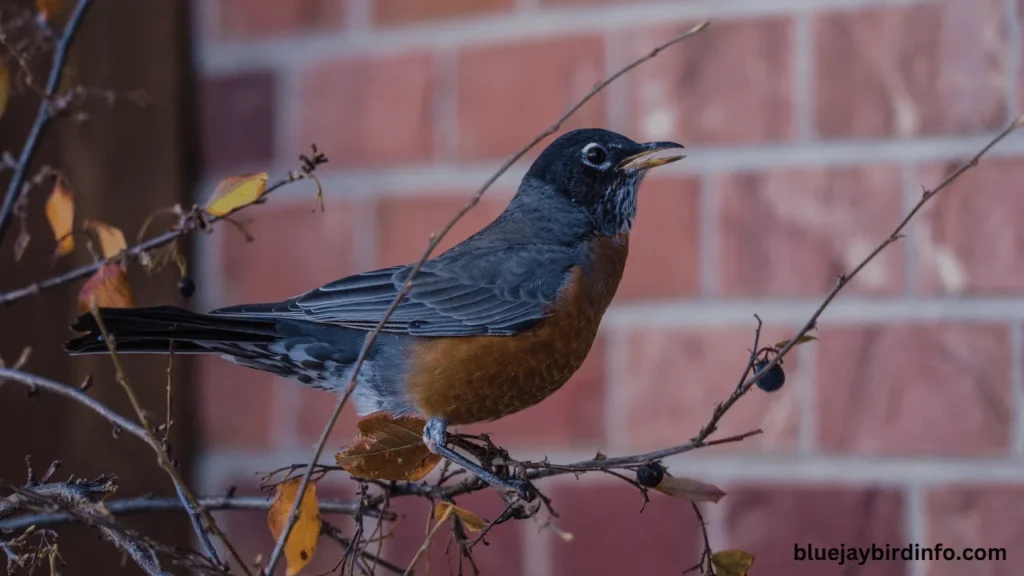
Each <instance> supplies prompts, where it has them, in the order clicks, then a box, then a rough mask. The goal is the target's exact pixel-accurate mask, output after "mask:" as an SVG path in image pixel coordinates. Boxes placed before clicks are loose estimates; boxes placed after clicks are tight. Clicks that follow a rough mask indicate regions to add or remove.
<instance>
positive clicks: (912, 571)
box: [903, 482, 930, 576]
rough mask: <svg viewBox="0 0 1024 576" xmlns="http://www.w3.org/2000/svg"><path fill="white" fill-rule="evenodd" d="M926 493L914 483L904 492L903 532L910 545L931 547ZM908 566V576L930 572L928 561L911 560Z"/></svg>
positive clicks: (923, 575)
mask: <svg viewBox="0 0 1024 576" xmlns="http://www.w3.org/2000/svg"><path fill="white" fill-rule="evenodd" d="M924 491H925V490H924V488H923V487H922V486H921V485H920V484H917V483H914V482H912V483H910V484H909V485H908V486H907V487H906V488H905V489H904V490H903V523H904V529H903V532H904V536H905V537H906V539H907V544H909V545H914V544H920V545H921V546H928V545H930V543H929V542H927V538H928V528H927V522H926V519H925V514H926V510H925V508H926V506H925V501H924V500H925V495H924ZM907 565H908V567H909V570H908V574H907V576H925V574H926V573H927V570H928V562H926V561H918V562H915V561H913V560H911V561H910V562H908V564H907Z"/></svg>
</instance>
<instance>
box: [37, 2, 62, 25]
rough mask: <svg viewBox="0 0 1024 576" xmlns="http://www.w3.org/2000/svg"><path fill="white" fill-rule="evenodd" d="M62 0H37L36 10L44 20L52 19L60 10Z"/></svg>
mask: <svg viewBox="0 0 1024 576" xmlns="http://www.w3.org/2000/svg"><path fill="white" fill-rule="evenodd" d="M60 5H61V0H36V10H38V11H39V17H40V18H41V19H42V20H43V21H47V20H50V19H51V18H53V17H54V16H55V15H56V14H58V13H59V12H60Z"/></svg>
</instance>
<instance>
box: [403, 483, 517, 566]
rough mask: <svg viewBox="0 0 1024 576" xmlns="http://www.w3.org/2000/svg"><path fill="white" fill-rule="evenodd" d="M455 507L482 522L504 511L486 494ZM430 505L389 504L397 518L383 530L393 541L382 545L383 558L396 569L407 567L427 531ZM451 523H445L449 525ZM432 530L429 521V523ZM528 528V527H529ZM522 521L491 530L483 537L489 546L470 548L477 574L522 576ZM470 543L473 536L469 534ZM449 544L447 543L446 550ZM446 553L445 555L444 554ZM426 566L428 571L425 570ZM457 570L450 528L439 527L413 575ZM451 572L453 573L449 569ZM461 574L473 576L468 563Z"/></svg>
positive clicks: (496, 499) (414, 500)
mask: <svg viewBox="0 0 1024 576" xmlns="http://www.w3.org/2000/svg"><path fill="white" fill-rule="evenodd" d="M455 504H456V505H458V506H461V507H463V508H465V509H467V510H469V511H470V512H473V513H474V514H476V515H477V516H479V517H480V518H481V519H483V520H484V521H486V522H489V521H492V520H494V519H495V518H497V517H498V516H499V515H500V514H501V512H502V511H503V510H504V509H505V505H504V503H503V502H502V501H501V498H500V497H499V496H498V495H497V493H496V492H494V491H492V490H487V491H484V492H476V493H474V494H469V495H466V496H461V497H458V498H456V499H455ZM432 508H433V505H432V504H431V502H430V501H428V500H425V499H423V498H409V497H406V498H398V499H395V500H392V502H391V509H392V510H393V511H395V512H397V513H398V514H399V515H400V518H399V523H398V524H397V525H395V524H392V523H388V524H386V525H385V530H387V531H389V532H390V531H391V530H394V538H393V539H392V540H389V541H388V542H387V544H386V545H385V553H386V556H385V557H386V558H387V559H388V560H390V561H392V562H394V563H396V564H398V565H399V566H408V565H409V563H410V562H412V559H413V557H414V556H415V555H416V551H417V550H418V549H419V548H420V546H421V545H422V544H423V541H424V538H425V537H426V531H427V516H428V515H429V514H430V510H431V509H432ZM450 522H451V521H450V520H449V523H450ZM431 526H433V521H431ZM531 526H532V524H531ZM524 528H525V526H524V525H523V523H522V521H517V520H512V521H509V522H506V523H504V524H500V525H498V526H495V527H494V528H493V529H492V530H491V531H490V532H488V535H487V537H486V539H487V542H488V543H490V545H489V546H484V545H483V543H480V544H478V545H477V546H475V547H474V548H473V551H472V555H473V561H474V562H476V565H477V567H478V568H479V569H480V574H488V575H491V574H494V575H495V576H502V575H507V576H512V575H518V574H522V565H523V550H524V549H525V543H524V542H523V529H524ZM469 537H470V539H472V538H475V537H476V536H475V535H474V534H472V533H470V534H469ZM449 541H451V544H450V548H449ZM446 549H448V550H447V552H446ZM428 566H429V568H428ZM458 566H459V554H458V548H457V546H456V544H455V540H454V534H453V533H452V529H451V528H450V526H442V527H441V528H440V529H438V531H437V532H436V533H435V534H434V537H433V539H432V540H431V541H430V548H429V549H428V552H425V553H424V554H423V555H422V556H420V559H419V561H418V562H417V570H416V573H417V574H419V573H421V571H422V573H423V574H428V573H429V574H457V573H458V572H459V570H458ZM451 568H454V569H451ZM463 572H464V573H465V574H473V573H474V570H473V569H472V568H471V565H470V564H469V562H468V561H465V560H463Z"/></svg>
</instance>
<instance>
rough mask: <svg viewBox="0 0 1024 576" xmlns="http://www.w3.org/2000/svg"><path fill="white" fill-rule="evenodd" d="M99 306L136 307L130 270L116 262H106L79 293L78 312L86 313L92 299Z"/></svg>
mask: <svg viewBox="0 0 1024 576" xmlns="http://www.w3.org/2000/svg"><path fill="white" fill-rule="evenodd" d="M93 298H95V299H96V307H97V308H134V307H135V297H134V296H132V289H131V286H129V285H128V271H127V270H125V268H124V266H122V265H120V264H116V263H113V262H111V263H108V264H104V265H103V266H102V267H100V269H99V270H97V271H96V273H95V274H93V275H92V278H89V280H88V281H87V282H86V283H85V286H82V290H81V292H79V293H78V313H79V314H85V313H86V312H88V311H89V310H90V309H91V308H90V302H91V301H92V299H93Z"/></svg>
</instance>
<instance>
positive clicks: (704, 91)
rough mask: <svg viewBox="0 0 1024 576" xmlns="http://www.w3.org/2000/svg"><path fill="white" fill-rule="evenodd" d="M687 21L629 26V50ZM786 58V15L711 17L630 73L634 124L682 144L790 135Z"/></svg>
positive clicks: (789, 36)
mask: <svg viewBox="0 0 1024 576" xmlns="http://www.w3.org/2000/svg"><path fill="white" fill-rule="evenodd" d="M693 24H694V23H690V24H688V25H686V26H673V27H671V28H667V27H659V28H656V29H653V30H637V31H636V32H633V33H632V35H631V37H630V40H629V46H630V52H629V54H628V57H629V58H637V57H640V56H642V55H644V54H646V53H648V52H650V50H651V48H653V47H654V46H656V45H657V44H658V43H660V42H662V41H665V40H668V39H669V38H671V37H672V36H675V35H677V34H679V33H680V32H682V31H683V30H685V29H687V28H689V27H690V26H692V25H693ZM792 61H793V24H792V21H791V20H789V19H779V18H775V19H764V20H749V21H735V22H725V21H723V22H721V23H718V22H716V23H715V24H714V25H713V26H711V27H710V28H708V29H707V30H705V31H704V32H701V33H700V34H698V35H697V36H695V37H693V38H690V39H688V40H686V41H684V42H683V43H682V44H681V45H678V46H674V47H672V48H669V49H668V50H666V51H665V52H663V53H661V54H659V55H658V57H657V59H656V60H655V61H653V62H650V63H648V64H645V65H643V66H640V67H639V68H637V69H636V70H634V71H633V72H631V73H630V75H631V76H630V78H629V80H628V81H627V82H626V84H627V85H628V87H629V98H630V110H631V111H632V112H631V113H632V126H633V130H634V131H635V133H636V134H637V136H638V137H640V138H643V139H645V140H678V141H681V142H682V143H683V144H686V145H689V144H691V143H694V144H703V145H708V144H739V143H751V142H769V141H778V140H791V139H792V138H793V137H794V134H795V131H794V122H793V114H794V112H793V93H792V92H793V88H792V87H793V63H792Z"/></svg>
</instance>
